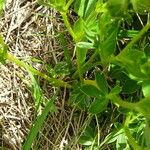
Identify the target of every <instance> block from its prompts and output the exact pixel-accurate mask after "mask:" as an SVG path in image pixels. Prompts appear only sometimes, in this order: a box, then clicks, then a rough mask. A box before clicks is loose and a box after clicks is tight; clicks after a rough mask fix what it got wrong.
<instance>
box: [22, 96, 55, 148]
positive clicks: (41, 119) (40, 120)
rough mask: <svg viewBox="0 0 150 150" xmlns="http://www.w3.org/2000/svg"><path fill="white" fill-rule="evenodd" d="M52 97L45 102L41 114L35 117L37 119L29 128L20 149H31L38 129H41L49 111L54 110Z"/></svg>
mask: <svg viewBox="0 0 150 150" xmlns="http://www.w3.org/2000/svg"><path fill="white" fill-rule="evenodd" d="M53 99H54V97H53V98H52V99H51V100H50V101H49V102H47V104H46V106H45V108H44V110H43V112H42V114H41V115H40V116H38V117H37V120H36V121H35V123H34V124H33V126H32V128H31V130H30V132H29V135H28V137H27V139H26V141H25V143H24V145H23V148H22V150H30V149H31V146H32V143H33V141H34V140H35V138H36V136H37V134H38V132H39V130H40V129H41V127H42V125H43V123H44V121H45V119H46V117H47V115H48V114H49V112H54V111H55V105H54V104H53V101H54V100H53Z"/></svg>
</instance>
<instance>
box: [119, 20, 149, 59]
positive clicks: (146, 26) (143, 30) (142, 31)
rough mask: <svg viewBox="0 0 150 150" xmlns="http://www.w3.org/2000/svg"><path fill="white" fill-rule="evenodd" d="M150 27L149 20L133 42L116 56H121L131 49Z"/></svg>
mask: <svg viewBox="0 0 150 150" xmlns="http://www.w3.org/2000/svg"><path fill="white" fill-rule="evenodd" d="M149 28H150V22H148V23H147V24H146V25H145V26H144V27H143V29H142V30H141V31H140V32H139V33H138V34H137V35H136V36H135V37H134V38H133V39H132V41H131V42H129V44H128V45H127V46H126V47H125V48H124V49H123V50H122V51H121V52H120V53H119V54H118V55H117V56H116V58H120V57H121V56H122V55H123V54H124V53H125V52H126V51H127V50H129V49H130V48H131V47H132V46H133V44H135V43H136V42H137V41H138V40H139V39H140V38H141V37H142V36H143V35H144V34H145V33H146V32H147V31H148V29H149Z"/></svg>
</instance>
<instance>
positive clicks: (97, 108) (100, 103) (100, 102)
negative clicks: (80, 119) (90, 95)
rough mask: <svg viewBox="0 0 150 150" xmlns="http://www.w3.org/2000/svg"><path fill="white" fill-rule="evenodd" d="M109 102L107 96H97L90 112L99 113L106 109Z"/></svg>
mask: <svg viewBox="0 0 150 150" xmlns="http://www.w3.org/2000/svg"><path fill="white" fill-rule="evenodd" d="M107 104H108V100H107V99H106V98H104V97H101V98H95V99H94V101H93V103H92V104H91V106H90V108H89V112H90V113H92V114H98V113H100V112H102V111H104V110H105V109H106V107H107Z"/></svg>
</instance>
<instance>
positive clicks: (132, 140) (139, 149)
mask: <svg viewBox="0 0 150 150" xmlns="http://www.w3.org/2000/svg"><path fill="white" fill-rule="evenodd" d="M124 131H125V134H126V136H127V138H128V141H129V143H130V145H131V146H132V147H133V149H134V150H142V148H141V147H140V146H139V145H138V144H137V142H136V141H135V139H134V138H133V137H132V135H131V133H130V130H129V129H128V127H127V126H126V125H125V126H124Z"/></svg>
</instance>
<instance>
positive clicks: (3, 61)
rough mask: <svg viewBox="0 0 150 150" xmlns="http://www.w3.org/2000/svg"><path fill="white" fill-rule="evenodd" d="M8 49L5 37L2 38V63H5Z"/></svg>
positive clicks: (0, 54)
mask: <svg viewBox="0 0 150 150" xmlns="http://www.w3.org/2000/svg"><path fill="white" fill-rule="evenodd" d="M7 50H8V47H7V45H6V44H5V43H4V40H3V37H2V36H0V62H1V63H3V64H4V63H5V60H6V56H7Z"/></svg>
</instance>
